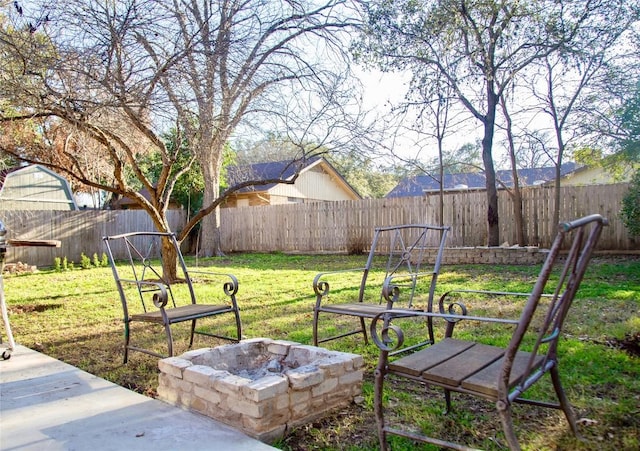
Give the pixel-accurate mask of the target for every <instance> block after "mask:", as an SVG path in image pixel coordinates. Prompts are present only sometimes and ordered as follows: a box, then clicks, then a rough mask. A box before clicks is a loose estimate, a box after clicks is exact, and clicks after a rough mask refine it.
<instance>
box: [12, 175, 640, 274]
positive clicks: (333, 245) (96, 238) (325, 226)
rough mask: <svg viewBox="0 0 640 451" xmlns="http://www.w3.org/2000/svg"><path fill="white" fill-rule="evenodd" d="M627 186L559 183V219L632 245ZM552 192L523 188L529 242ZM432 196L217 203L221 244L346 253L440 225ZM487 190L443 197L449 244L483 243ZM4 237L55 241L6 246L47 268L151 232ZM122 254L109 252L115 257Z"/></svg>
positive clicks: (46, 229)
mask: <svg viewBox="0 0 640 451" xmlns="http://www.w3.org/2000/svg"><path fill="white" fill-rule="evenodd" d="M627 189H628V184H617V185H599V186H583V187H565V188H562V190H561V199H562V204H561V213H560V220H561V221H564V220H569V219H574V218H577V217H579V216H583V215H586V214H591V213H600V214H602V215H603V216H605V217H607V218H609V220H610V226H609V227H606V228H605V229H604V231H603V234H602V238H601V239H600V242H599V246H598V247H599V249H606V250H620V251H627V250H630V249H638V248H639V245H638V242H634V241H633V240H631V238H630V237H629V236H628V234H627V231H626V229H625V227H624V225H623V224H622V222H621V220H620V217H619V211H620V207H621V200H622V197H623V196H624V194H625V193H626V191H627ZM553 193H554V191H553V189H552V188H550V187H533V188H526V189H525V190H524V192H523V211H524V218H525V224H526V234H527V237H528V240H529V244H530V245H534V246H540V247H548V246H550V243H551V240H552V239H553V237H554V236H555V232H556V229H555V225H553V224H552V222H553V220H552V217H553V205H554V202H553ZM438 205H439V203H438V195H437V194H436V195H428V196H424V197H406V198H397V199H365V200H357V201H339V202H318V203H309V204H292V205H274V206H265V207H246V208H223V209H222V210H221V215H220V216H221V230H220V232H221V237H222V249H223V250H224V251H225V252H273V251H282V252H345V251H347V250H352V249H354V248H358V247H360V248H361V249H366V247H367V246H368V245H369V244H370V243H371V239H372V236H373V229H374V228H375V227H378V226H387V225H397V224H407V223H429V224H438V223H439V217H438V215H439V208H438ZM486 205H487V202H486V195H485V193H484V192H482V191H475V192H457V193H448V194H445V199H444V224H446V225H450V226H451V227H452V230H451V233H450V234H449V236H448V239H447V246H448V247H467V246H470V247H473V246H484V245H486V236H487V231H486V216H487V207H486ZM499 208H500V211H499V217H500V236H501V241H502V243H504V242H507V243H509V244H513V243H515V237H516V231H515V228H514V225H515V224H514V221H513V202H512V200H511V198H510V197H509V195H508V193H506V192H504V191H500V192H499ZM168 213H169V223H170V225H171V229H172V230H173V231H179V230H180V228H181V227H182V226H183V225H184V223H185V219H186V213H185V212H184V211H181V210H171V211H169V212H168ZM0 220H2V221H3V222H4V224H5V226H6V228H7V238H15V239H43V240H51V239H56V240H60V241H61V242H62V246H61V247H60V248H33V247H32V248H28V247H24V248H9V249H8V251H7V260H6V261H7V262H9V263H10V262H17V261H22V262H25V263H28V264H32V265H38V266H51V265H53V263H54V258H55V257H60V258H63V257H67V259H68V260H69V261H73V262H74V263H75V264H76V265H78V264H79V263H80V256H81V254H85V255H86V256H88V257H89V258H92V257H93V254H94V253H96V254H98V256H101V255H102V252H103V251H104V245H103V243H102V237H103V236H104V235H115V234H118V233H123V232H133V231H149V230H154V226H153V223H152V222H151V219H150V218H149V216H148V215H147V214H146V213H145V212H143V211H141V210H114V211H102V210H87V211H50V210H48V211H35V210H34V211H6V210H5V211H0ZM120 257H123V255H119V254H116V258H120Z"/></svg>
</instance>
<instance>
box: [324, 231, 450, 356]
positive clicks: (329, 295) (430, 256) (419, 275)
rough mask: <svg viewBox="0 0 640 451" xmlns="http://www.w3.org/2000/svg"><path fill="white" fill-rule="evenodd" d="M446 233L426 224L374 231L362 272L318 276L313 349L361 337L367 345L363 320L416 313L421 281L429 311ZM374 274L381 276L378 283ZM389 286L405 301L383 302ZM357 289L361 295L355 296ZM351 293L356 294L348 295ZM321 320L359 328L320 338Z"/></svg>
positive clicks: (429, 332) (335, 272) (354, 270)
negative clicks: (350, 321) (349, 321)
mask: <svg viewBox="0 0 640 451" xmlns="http://www.w3.org/2000/svg"><path fill="white" fill-rule="evenodd" d="M448 231H449V227H439V226H432V225H427V224H403V225H398V226H388V227H378V228H376V229H375V230H374V237H373V242H372V244H371V249H370V251H369V257H368V258H367V262H366V265H365V266H364V267H363V268H357V269H349V270H343V271H333V272H323V273H320V274H318V275H317V276H316V277H315V278H314V280H313V290H314V292H315V294H316V304H315V307H314V309H313V344H314V345H315V346H318V344H319V343H324V342H327V341H330V340H335V339H338V338H342V337H346V336H349V335H353V334H360V333H361V334H362V335H363V337H364V341H365V344H368V338H367V329H366V324H365V319H371V318H373V317H375V316H376V315H377V314H378V313H380V312H381V311H384V310H386V309H390V308H396V307H398V306H400V307H404V308H414V300H415V296H416V293H418V292H420V290H419V288H420V285H421V282H422V281H423V280H424V289H423V291H422V293H423V294H424V293H425V292H426V295H425V296H424V297H425V298H426V305H425V306H423V307H422V308H424V309H425V310H427V311H431V308H432V305H433V297H434V293H435V287H436V281H437V279H438V273H439V271H440V263H441V261H442V253H443V251H444V244H445V241H446V237H447V232H448ZM428 261H430V262H431V265H430V266H429V269H423V267H425V268H426V264H427V262H428ZM374 273H375V274H376V275H378V276H377V277H375V278H374V277H373V274H374ZM385 283H386V284H391V283H393V284H394V285H397V286H402V287H403V288H404V290H403V294H406V296H403V298H402V299H399V298H396V299H388V300H385V299H384V298H383V296H382V287H383V285H384V284H385ZM349 284H351V286H349ZM330 286H334V290H333V291H331V290H330ZM356 287H357V288H356ZM355 289H357V294H356V293H354V291H355ZM349 292H351V293H352V294H351V295H349ZM321 314H322V315H327V314H329V315H339V316H342V317H345V316H346V317H354V318H357V319H358V321H359V327H358V328H357V329H353V330H349V331H347V332H344V333H339V334H338V335H333V336H330V337H325V338H320V337H319V322H320V316H321ZM428 335H429V338H428V340H427V341H426V342H425V343H427V342H429V343H432V342H433V329H432V327H431V323H430V322H428ZM422 344H424V343H422ZM422 344H419V345H415V346H421V345H422Z"/></svg>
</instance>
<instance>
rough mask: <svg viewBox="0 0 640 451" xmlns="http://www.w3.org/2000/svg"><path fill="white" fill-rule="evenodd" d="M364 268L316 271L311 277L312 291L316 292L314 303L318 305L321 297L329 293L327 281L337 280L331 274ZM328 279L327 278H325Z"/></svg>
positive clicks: (357, 270)
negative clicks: (312, 277)
mask: <svg viewBox="0 0 640 451" xmlns="http://www.w3.org/2000/svg"><path fill="white" fill-rule="evenodd" d="M365 270H366V268H351V269H342V270H338V271H326V272H321V273H318V274H317V275H316V276H315V277H314V279H313V291H314V293H315V294H316V299H317V302H316V305H320V302H321V300H322V298H324V297H327V296H328V295H329V290H330V285H329V282H332V281H333V280H337V278H333V277H332V276H337V275H339V274H348V273H357V272H360V273H363V272H364V271H365ZM327 279H328V280H327Z"/></svg>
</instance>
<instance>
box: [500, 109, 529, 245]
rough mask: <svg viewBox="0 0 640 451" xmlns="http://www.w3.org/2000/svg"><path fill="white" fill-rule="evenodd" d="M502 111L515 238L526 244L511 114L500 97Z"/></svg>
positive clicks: (519, 242)
mask: <svg viewBox="0 0 640 451" xmlns="http://www.w3.org/2000/svg"><path fill="white" fill-rule="evenodd" d="M500 103H501V105H502V111H503V113H504V118H505V120H506V122H507V139H508V141H509V159H510V161H511V178H512V179H513V190H512V191H511V192H510V194H511V197H512V199H513V214H514V216H515V221H516V240H517V242H518V245H520V246H526V245H527V238H526V234H525V233H524V218H523V216H522V191H521V190H520V180H519V177H518V165H517V162H516V147H515V144H514V141H513V128H512V122H511V116H510V115H509V111H508V110H507V103H506V100H505V99H504V97H503V96H502V97H500Z"/></svg>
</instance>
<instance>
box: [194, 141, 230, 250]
mask: <svg viewBox="0 0 640 451" xmlns="http://www.w3.org/2000/svg"><path fill="white" fill-rule="evenodd" d="M203 153H205V155H201V157H200V159H199V161H200V165H201V167H202V175H203V178H204V194H203V202H202V205H203V206H206V205H211V204H212V203H213V202H214V201H216V200H217V199H218V197H219V196H220V170H221V161H222V150H220V151H219V152H216V151H215V150H213V151H210V152H208V153H206V152H203ZM198 252H199V255H201V256H202V257H213V256H221V255H224V253H223V252H222V247H221V244H220V207H217V208H216V209H215V210H214V211H213V212H212V213H211V214H208V215H206V216H205V217H204V218H202V221H200V249H199V250H198Z"/></svg>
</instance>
